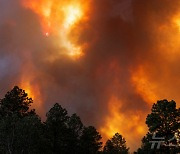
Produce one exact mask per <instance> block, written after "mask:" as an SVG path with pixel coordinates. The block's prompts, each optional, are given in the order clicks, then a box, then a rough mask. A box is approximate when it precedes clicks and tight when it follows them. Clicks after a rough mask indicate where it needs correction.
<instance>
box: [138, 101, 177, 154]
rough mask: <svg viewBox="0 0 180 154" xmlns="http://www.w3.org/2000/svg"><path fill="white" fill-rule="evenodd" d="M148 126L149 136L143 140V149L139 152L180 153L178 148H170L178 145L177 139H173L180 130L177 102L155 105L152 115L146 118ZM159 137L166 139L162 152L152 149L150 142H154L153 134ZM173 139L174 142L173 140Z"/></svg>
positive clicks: (164, 102)
mask: <svg viewBox="0 0 180 154" xmlns="http://www.w3.org/2000/svg"><path fill="white" fill-rule="evenodd" d="M146 124H147V126H148V128H149V132H148V134H147V135H146V136H145V137H144V138H143V140H142V143H143V144H142V147H141V149H139V151H141V152H143V150H146V151H147V150H148V149H149V151H150V152H152V153H155V152H159V151H160V152H167V153H173V152H177V151H179V148H178V147H175V146H172V147H171V146H169V144H175V145H177V144H178V140H177V138H180V137H179V135H177V136H176V137H177V138H174V139H173V137H174V136H175V134H177V132H178V131H179V129H180V110H179V109H177V108H176V102H175V101H169V102H168V101H167V100H161V101H157V103H155V104H153V106H152V109H151V113H150V114H149V115H148V116H147V118H146ZM154 133H155V134H156V136H157V137H164V141H165V142H164V144H163V146H161V149H160V150H152V149H150V143H149V141H150V140H152V136H153V134H154ZM171 139H173V140H171Z"/></svg>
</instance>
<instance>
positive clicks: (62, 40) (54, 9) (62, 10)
mask: <svg viewBox="0 0 180 154" xmlns="http://www.w3.org/2000/svg"><path fill="white" fill-rule="evenodd" d="M23 5H24V6H25V7H26V8H29V9H31V10H33V11H34V12H35V13H36V14H37V15H38V16H39V18H40V20H41V25H42V28H43V33H44V35H45V36H47V37H49V36H51V35H52V36H55V37H56V39H57V40H59V47H60V48H61V50H64V51H63V52H62V51H61V54H67V55H69V56H71V57H74V58H79V57H81V56H82V55H83V51H82V48H81V46H78V45H76V44H75V43H74V42H76V40H74V38H73V36H71V35H70V34H71V33H72V31H73V29H74V27H75V26H76V24H77V23H78V22H80V21H81V20H84V19H85V13H86V11H87V7H86V3H85V2H82V1H80V0H79V1H76V0H69V1H64V2H62V1H61V2H59V1H58V0H55V1H51V0H45V1H44V0H39V1H37V0H30V1H26V0H23ZM57 40H56V42H57Z"/></svg>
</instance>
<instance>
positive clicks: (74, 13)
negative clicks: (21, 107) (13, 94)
mask: <svg viewBox="0 0 180 154" xmlns="http://www.w3.org/2000/svg"><path fill="white" fill-rule="evenodd" d="M101 2H102V1H94V4H96V3H97V6H99V8H98V7H97V8H96V5H94V6H93V7H94V8H91V9H92V10H93V9H94V10H93V11H95V13H94V12H90V8H89V7H90V6H89V4H88V2H87V1H86V2H84V1H83V0H67V1H59V0H22V4H23V7H25V8H27V9H30V10H32V11H33V12H34V13H35V14H36V15H37V16H38V18H39V20H40V24H41V27H42V35H44V37H47V40H49V41H52V42H53V45H54V44H55V47H56V49H58V51H57V50H55V51H54V50H53V51H52V52H56V53H53V54H52V53H51V54H49V55H48V56H47V57H48V62H49V61H50V62H52V61H55V59H56V58H57V57H60V56H62V55H63V56H64V55H65V56H67V57H68V58H70V59H71V60H74V59H75V60H77V61H78V60H79V59H80V58H83V55H85V54H86V53H84V51H83V49H84V46H83V45H82V44H80V43H79V42H80V41H79V40H78V38H79V37H80V36H77V35H83V34H79V33H80V32H79V31H80V29H81V28H82V27H83V26H84V25H83V24H86V21H88V20H90V19H89V18H90V17H91V16H92V18H93V19H92V20H91V23H88V24H89V25H88V26H91V27H90V28H89V27H88V26H87V27H88V28H89V29H88V28H87V29H88V30H92V29H93V30H92V34H89V33H88V34H86V33H85V34H86V35H90V38H87V40H88V41H89V40H91V41H89V42H87V43H88V47H91V46H93V48H92V49H89V50H92V51H91V52H92V55H90V56H92V57H91V58H92V59H90V60H89V59H88V58H87V61H88V60H89V61H88V62H89V63H90V64H89V63H88V62H87V63H85V65H84V66H86V67H88V68H85V69H84V68H83V67H82V66H80V69H79V68H78V69H77V68H76V63H70V64H69V63H68V66H70V65H71V66H70V67H72V68H74V69H71V68H70V67H66V66H64V65H66V64H67V63H66V60H65V62H64V61H63V64H64V65H63V64H62V66H61V67H57V66H56V67H55V65H58V66H59V65H60V63H55V64H54V65H52V66H51V69H53V68H54V67H55V69H53V71H52V72H51V71H49V70H51V69H49V70H48V69H47V70H48V71H49V72H48V71H47V70H46V69H44V68H43V71H44V72H45V73H46V71H47V72H48V73H51V76H52V78H53V79H52V82H55V81H56V82H57V83H56V82H55V83H53V84H54V85H55V87H56V86H57V87H58V86H59V87H58V88H59V89H58V88H57V89H56V88H55V89H56V90H57V91H58V90H59V91H63V90H64V89H65V90H64V91H65V92H67V93H68V92H69V91H68V90H72V91H71V92H72V93H74V92H76V91H77V90H76V88H77V87H78V88H79V85H78V84H77V83H76V80H77V78H76V77H77V76H78V75H79V74H80V73H82V72H83V71H84V72H88V71H89V72H88V73H87V74H88V75H87V74H86V73H85V75H84V74H83V73H84V72H83V73H82V74H83V75H84V76H85V77H84V76H83V75H82V76H83V77H84V78H85V79H84V78H83V79H84V80H83V83H82V84H85V86H84V85H81V86H82V87H83V86H84V87H83V88H84V89H83V88H82V89H83V92H82V93H83V94H84V91H85V90H86V88H87V87H86V85H88V84H87V83H86V82H88V81H89V82H90V84H91V85H93V84H94V87H93V88H92V89H93V90H94V89H95V88H97V87H98V84H99V83H97V85H95V83H94V80H93V81H91V80H90V79H89V78H88V77H87V76H89V75H92V78H93V77H94V76H95V78H96V79H99V78H98V77H100V79H99V80H98V81H99V82H100V83H101V82H102V83H103V86H102V87H103V88H104V89H106V88H107V87H108V88H109V87H110V86H109V84H111V86H112V87H117V89H116V88H114V89H116V90H117V91H118V90H119V89H118V87H119V85H118V84H123V82H124V81H125V84H129V82H130V85H127V86H128V87H130V86H132V87H133V88H132V89H130V90H129V89H128V88H127V89H128V90H127V91H126V94H125V95H127V97H129V95H130V96H131V95H132V93H133V94H134V93H135V94H137V95H138V96H139V97H140V98H142V100H141V103H144V104H145V105H146V104H147V106H148V107H149V109H150V107H151V105H152V103H154V102H156V101H157V100H159V99H164V98H167V99H174V100H176V101H177V102H178V101H179V102H180V96H179V91H178V90H177V88H174V86H173V85H172V82H176V83H177V85H178V86H180V80H179V75H177V76H173V77H172V76H171V70H169V65H173V62H174V61H176V60H177V61H178V58H179V55H180V52H179V49H180V15H179V13H174V14H173V16H171V15H170V17H169V18H167V21H165V22H158V21H156V22H155V21H154V20H152V19H156V18H155V17H154V18H153V15H152V16H150V17H151V18H152V19H149V17H146V19H147V20H148V19H149V20H150V22H148V24H149V23H150V24H149V25H146V24H147V23H144V25H143V26H144V27H145V30H144V31H141V29H139V33H140V36H139V35H138V34H136V31H137V29H138V28H139V26H140V25H141V23H140V24H139V25H138V24H137V23H136V22H138V21H136V22H135V23H134V24H137V25H135V28H134V29H135V30H134V29H133V28H132V27H133V24H131V22H130V21H123V19H121V18H123V17H124V16H126V14H120V15H118V13H119V10H120V8H118V6H120V5H117V6H114V5H115V4H116V3H115V1H114V4H111V3H109V1H108V2H107V1H106V3H105V4H101ZM142 2H143V3H146V1H142ZM147 3H148V1H147ZM172 3H173V2H172ZM111 5H113V6H111ZM145 6H149V5H145ZM145 6H143V7H145ZM111 7H112V8H111ZM116 7H117V8H116ZM140 7H141V6H137V10H138V11H139V10H142V9H141V8H140ZM113 8H115V11H113V12H111V10H112V9H113ZM101 9H102V10H101ZM148 9H149V8H148ZM98 10H100V11H99V12H98ZM117 10H118V11H117ZM96 11H97V12H96ZM108 11H109V12H108ZM122 12H123V13H126V11H122ZM134 12H135V11H134ZM150 12H151V10H150ZM152 12H153V11H152ZM88 13H89V14H90V15H89V14H88ZM93 13H94V14H93ZM101 13H102V14H101ZM106 13H107V16H108V15H109V16H108V17H109V18H108V17H107V18H106ZM108 13H109V14H108ZM87 14H88V15H89V16H90V17H89V16H88V15H87ZM139 14H140V15H141V14H143V15H148V13H147V14H146V13H139ZM139 14H138V16H139ZM116 15H117V16H116ZM134 16H135V15H134ZM96 17H97V18H96ZM139 18H140V17H139ZM142 18H145V17H144V16H143V17H142ZM99 20H103V21H102V22H101V21H99ZM116 20H117V21H116ZM134 20H136V19H134ZM144 20H145V19H144ZM141 22H144V21H141ZM129 25H130V26H129ZM81 26H82V27H81ZM93 26H94V27H95V28H94V27H93ZM146 26H147V27H148V26H149V27H148V28H147V27H146ZM144 27H142V28H144ZM126 28H127V29H126ZM128 28H129V29H128ZM131 28H132V29H131ZM146 28H147V29H148V30H147V29H146ZM114 29H115V30H114ZM103 30H104V31H103ZM128 30H129V31H128ZM133 30H134V31H135V32H134V31H133ZM121 31H122V32H121ZM127 31H128V32H127ZM146 31H148V32H149V31H150V34H151V35H152V36H151V37H152V38H150V39H152V40H151V41H152V42H153V43H152V46H151V45H149V44H148V43H147V44H148V45H147V46H148V47H146V49H143V47H141V43H140V44H138V43H139V42H137V46H138V50H140V51H138V52H137V51H136V49H134V48H136V45H134V44H133V43H134V42H136V41H137V40H138V39H139V37H140V38H141V37H142V36H143V35H148V34H149V33H148V34H144V33H145V32H146ZM90 32H91V31H90ZM131 32H132V33H133V34H131ZM116 33H117V34H116ZM93 34H97V35H98V34H99V35H98V36H94V35H93ZM141 34H143V35H142V36H141ZM114 35H115V37H114ZM116 35H117V36H116ZM134 35H135V36H134ZM136 35H138V37H137V36H136ZM86 37H87V36H85V38H86ZM133 37H137V39H136V38H134V40H133ZM146 37H147V36H146ZM146 37H145V38H146ZM94 38H95V39H94ZM119 38H123V39H119ZM98 39H99V40H98ZM131 39H132V40H131ZM96 41H97V44H96ZM98 41H99V42H98ZM101 41H102V42H101ZM146 41H147V42H148V41H149V40H148V39H147V40H146ZM82 42H83V41H82ZM84 42H85V41H84ZM91 43H92V44H91ZM94 44H95V45H94ZM121 46H122V47H121ZM130 46H132V48H131V47H130ZM53 47H54V46H53ZM129 47H130V48H129ZM106 48H107V49H106ZM141 48H142V49H141ZM53 49H54V48H53ZM132 50H135V51H133V52H132ZM141 50H142V51H141ZM145 50H150V51H147V53H148V52H149V53H150V55H148V54H147V55H146V51H145ZM93 52H97V53H95V54H94V55H93ZM135 52H137V53H135ZM90 54H91V53H90ZM111 54H112V55H113V57H115V58H114V59H116V58H117V59H116V61H118V62H117V64H116V61H115V60H114V61H115V62H113V60H112V59H113V58H112V55H111ZM126 54H127V55H126ZM136 54H137V55H138V54H139V55H138V56H139V57H138V58H139V59H140V62H136V60H134V59H135V58H134V57H135V56H136ZM42 55H43V54H42ZM141 55H142V57H141ZM152 55H153V56H154V57H153V56H152ZM63 56H62V57H63ZM93 56H94V57H93ZM98 56H99V57H98ZM133 56H134V57H133ZM143 56H144V57H146V58H147V59H145V58H144V57H143ZM150 56H152V59H148V58H149V57H150ZM47 57H45V58H47ZM109 57H110V58H109ZM122 57H123V58H122ZM159 57H161V58H159ZM43 58H44V57H43ZM111 58H112V59H111ZM62 59H63V58H62ZM62 59H61V60H62ZM102 59H103V60H102ZM156 59H157V60H156ZM43 60H44V59H43ZM68 60H69V59H68ZM108 60H110V61H108ZM152 60H153V61H152ZM107 61H108V63H111V66H110V68H108V65H107V64H104V63H106V62H107ZM126 61H127V62H126ZM124 63H125V64H124ZM126 64H127V65H128V66H126ZM159 64H160V66H159ZM31 65H33V64H31V62H30V63H28V64H27V66H31ZM47 65H49V63H47ZM130 65H133V68H132V70H131V71H130V75H129V74H128V73H127V72H128V70H127V69H129V66H130ZM167 65H168V66H167ZM94 66H95V67H97V68H91V67H94ZM106 66H107V67H106ZM152 66H155V67H154V68H153V67H152ZM173 66H174V65H173ZM32 67H33V66H32ZM47 67H48V66H47ZM121 67H122V68H121ZM123 67H125V69H124V68H123ZM57 68H58V69H60V70H59V72H60V73H59V72H58V71H57ZM62 68H63V69H62ZM157 68H159V70H161V72H159V71H158V70H157ZM61 69H62V71H61ZM83 69H84V70H83ZM87 69H89V70H87ZM94 69H95V70H98V71H97V72H96V71H95V73H94ZM178 69H179V68H178ZM32 70H33V71H32V74H36V75H37V74H38V73H37V71H35V72H34V70H36V68H32ZM92 70H93V71H92ZM121 70H123V71H124V72H125V71H127V72H126V73H127V74H128V75H127V74H125V75H124V76H123V77H122V79H119V78H120V77H121V73H122V74H123V72H121ZM56 71H57V72H56ZM54 72H55V73H54ZM119 72H121V73H119ZM175 72H177V71H176V70H175ZM71 73H72V74H71ZM93 73H94V74H95V75H94V74H93ZM96 73H97V74H96ZM111 73H112V74H111ZM32 74H31V75H30V74H29V73H28V72H26V68H24V69H23V73H22V78H21V81H20V86H21V87H22V88H23V89H25V90H26V92H28V93H29V96H30V97H32V98H33V99H34V100H35V101H36V103H35V104H34V105H35V108H37V109H39V110H43V100H42V97H44V96H42V94H41V89H40V86H39V83H38V82H37V81H36V82H33V81H34V79H35V78H36V77H32V76H33V75H32ZM58 74H60V75H58ZM64 74H65V75H64ZM106 74H110V75H107V76H106ZM56 75H57V78H55V77H54V76H56ZM126 75H127V77H126ZM161 75H162V76H161ZM69 76H71V78H70V79H69V78H68V77H69ZM72 76H73V77H72ZM74 76H75V77H74ZM102 76H104V78H107V79H105V80H103V77H102ZM114 76H115V77H114ZM129 76H130V77H129ZM160 76H161V77H160ZM78 77H79V76H78ZM80 77H81V76H80ZM86 77H87V78H86ZM59 78H61V79H59ZM67 78H68V79H69V80H67ZM126 78H130V79H129V80H130V81H129V80H126ZM73 79H74V80H75V81H74V80H73ZM80 79H81V78H80ZM80 79H78V81H77V82H78V83H79V80H80ZM86 79H87V80H86ZM114 79H115V80H116V81H117V82H113V81H112V80H114ZM44 80H45V79H44ZM47 80H48V79H47ZM72 80H73V81H72ZM107 80H108V81H107ZM45 82H48V81H45ZM91 82H92V83H91ZM69 83H70V84H72V87H71V85H70V84H69ZM117 83H118V84H117ZM76 84H77V85H76ZM105 84H107V87H106V86H104V85H105ZM91 85H88V86H91ZM48 86H49V84H48V83H47V87H48ZM68 86H69V87H68ZM96 86H97V87H96ZM124 86H126V85H124ZM64 87H65V88H64ZM74 87H75V89H74ZM63 88H64V89H63ZM80 88H81V87H80ZM90 89H91V88H90ZM104 89H103V90H104ZM112 89H113V88H112ZM122 89H123V88H122ZM66 90H67V91H66ZM78 90H79V89H78ZM93 90H92V91H93ZM101 90H102V89H101ZM101 90H99V91H101ZM64 91H63V92H64ZM92 91H90V92H92ZM94 91H96V90H94ZM94 91H93V92H94ZM97 91H98V90H97ZM97 91H96V92H97ZM99 91H98V92H97V93H95V94H96V95H98V96H99V95H101V94H100V92H99ZM114 91H115V90H114ZM114 91H108V94H107V93H106V92H105V93H106V94H107V95H108V96H110V99H109V100H108V103H107V105H108V107H107V114H106V115H105V117H103V120H102V121H103V122H104V123H102V122H100V123H101V126H99V130H100V132H101V133H102V135H103V137H104V141H105V140H106V139H107V138H110V137H112V136H113V135H114V134H115V133H116V132H119V133H121V134H122V135H123V136H124V137H125V138H126V140H127V143H128V145H129V146H131V148H132V149H135V148H137V142H138V143H139V144H140V142H139V141H140V139H141V138H142V137H143V136H144V135H145V134H146V131H147V128H146V126H145V118H146V115H147V111H144V110H143V109H142V108H143V107H142V108H141V109H139V108H138V109H134V111H133V109H129V110H127V111H125V112H123V111H122V110H123V107H122V105H123V104H124V103H126V102H124V99H123V97H124V96H118V95H121V92H119V93H118V92H117V93H116V94H115V92H114ZM63 92H62V93H63ZM65 92H64V93H63V94H65ZM90 92H88V94H84V95H85V96H86V95H87V96H89V93H90ZM69 93H70V92H69ZM56 94H57V93H56ZM63 94H62V95H63ZM70 94H71V93H70ZM78 94H79V93H78ZM54 95H55V94H54ZM57 95H59V93H58V94H57ZM133 96H134V95H133ZM133 96H132V97H133ZM172 96H173V98H172ZM53 97H56V96H53ZM101 97H103V98H104V97H105V96H101ZM121 97H122V100H121ZM127 97H126V98H125V99H127ZM68 100H69V98H68ZM75 100H76V99H75ZM137 100H138V99H137ZM78 101H79V100H78ZM132 101H134V100H132ZM128 102H129V100H128ZM96 103H99V102H96ZM100 103H101V102H100ZM102 103H104V102H102ZM133 103H137V106H138V105H139V104H141V103H139V102H133ZM81 105H82V104H81ZM81 105H80V106H81ZM103 105H104V104H103ZM105 105H106V104H105ZM128 105H129V106H128ZM130 105H131V102H129V103H128V104H127V106H128V107H130ZM141 105H142V104H141ZM82 106H83V105H82ZM87 106H88V105H87ZM89 106H91V105H89ZM92 106H93V105H92ZM101 106H102V104H101ZM125 106H126V105H125ZM83 110H84V109H83ZM91 114H92V113H91ZM96 114H97V113H96ZM103 116H104V115H103Z"/></svg>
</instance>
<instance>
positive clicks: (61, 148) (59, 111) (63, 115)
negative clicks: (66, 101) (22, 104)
mask: <svg viewBox="0 0 180 154" xmlns="http://www.w3.org/2000/svg"><path fill="white" fill-rule="evenodd" d="M46 116H47V120H46V122H45V125H46V129H47V130H46V131H47V138H48V140H49V142H50V145H51V149H52V151H53V153H55V154H56V153H60V154H61V153H62V154H64V153H65V152H66V149H67V134H68V126H67V123H68V120H69V116H68V115H67V111H66V109H64V108H62V107H61V105H59V104H58V103H56V104H55V105H54V106H53V107H52V108H51V109H50V110H49V112H48V113H47V115H46Z"/></svg>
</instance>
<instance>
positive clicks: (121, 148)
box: [103, 133, 129, 154]
mask: <svg viewBox="0 0 180 154" xmlns="http://www.w3.org/2000/svg"><path fill="white" fill-rule="evenodd" d="M128 151H129V148H127V146H126V140H125V138H123V137H122V135H120V134H119V133H116V134H115V135H114V136H113V137H112V138H111V139H110V140H108V141H107V142H106V144H105V146H104V150H103V153H104V154H127V153H128Z"/></svg>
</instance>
